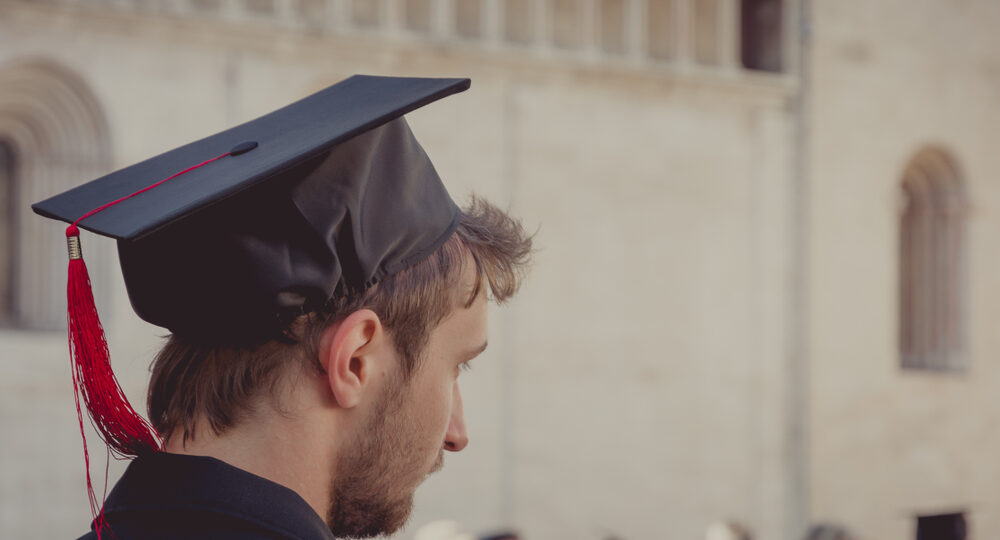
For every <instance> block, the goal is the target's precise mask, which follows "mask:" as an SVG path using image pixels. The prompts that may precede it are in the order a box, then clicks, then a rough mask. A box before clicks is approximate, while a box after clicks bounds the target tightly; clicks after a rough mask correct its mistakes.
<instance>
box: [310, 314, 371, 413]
mask: <svg viewBox="0 0 1000 540" xmlns="http://www.w3.org/2000/svg"><path fill="white" fill-rule="evenodd" d="M384 342H385V332H384V330H383V328H382V321H380V320H379V318H378V315H376V314H375V312H374V311H372V310H370V309H362V310H358V311H355V312H354V313H351V314H350V315H348V316H347V318H345V319H344V320H342V321H340V323H338V324H335V325H332V326H330V327H329V328H327V329H326V330H325V331H324V333H323V338H322V340H321V342H320V343H321V345H320V351H319V355H320V358H319V361H320V364H321V365H322V366H323V369H324V370H325V371H326V377H327V383H328V384H329V385H330V391H331V392H332V393H333V397H334V399H335V400H336V401H337V405H339V406H341V407H343V408H345V409H349V408H351V407H354V406H355V405H357V404H358V403H359V402H360V401H361V394H362V390H363V389H364V388H365V386H366V385H367V383H368V382H369V379H370V378H371V377H372V375H373V374H374V371H375V370H376V366H375V362H374V360H373V354H372V353H374V352H375V351H376V350H377V349H378V347H380V346H382V345H383V344H384Z"/></svg>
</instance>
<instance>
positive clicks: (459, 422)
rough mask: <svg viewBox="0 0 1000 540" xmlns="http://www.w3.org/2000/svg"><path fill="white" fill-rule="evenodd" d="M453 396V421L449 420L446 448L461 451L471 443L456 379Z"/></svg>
mask: <svg viewBox="0 0 1000 540" xmlns="http://www.w3.org/2000/svg"><path fill="white" fill-rule="evenodd" d="M452 392H453V395H452V398H451V421H450V422H448V433H446V434H445V437H444V449H445V450H448V451H449V452H461V451H462V449H463V448H465V447H466V446H468V444H469V434H468V433H466V431H465V411H464V410H463V409H462V393H461V392H460V391H459V390H458V381H455V386H454V389H453V390H452Z"/></svg>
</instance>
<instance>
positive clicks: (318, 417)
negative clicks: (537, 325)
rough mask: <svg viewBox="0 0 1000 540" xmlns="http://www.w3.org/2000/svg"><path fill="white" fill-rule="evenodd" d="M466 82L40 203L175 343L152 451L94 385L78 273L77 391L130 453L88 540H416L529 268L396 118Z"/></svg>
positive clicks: (513, 237) (312, 120)
mask: <svg viewBox="0 0 1000 540" xmlns="http://www.w3.org/2000/svg"><path fill="white" fill-rule="evenodd" d="M467 87H468V81H467V80H434V79H395V78H380V77H353V78H351V79H348V80H347V81H344V82H342V83H340V84H338V85H335V86H333V87H331V88H329V89H327V90H324V91H323V92H320V93H318V94H316V95H314V96H311V97H309V98H306V99H305V100H302V101H300V102H297V103H295V104H293V105H290V106H288V107H286V108H284V109H281V110H279V111H276V112H274V113H271V114H270V115H267V116H265V117H262V118H260V119H257V120H255V121H252V122H249V123H247V124H244V125H243V126H238V127H237V128H233V129H231V130H228V131H226V132H223V133H220V134H217V135H215V136H212V137H209V138H207V139H203V140H201V141H199V142H197V143H193V144H192V145H188V146H185V147H181V148H179V149H176V150H173V151H171V152H168V153H166V154H163V155H161V156H158V157H156V158H153V159H151V160H148V161H147V162H143V163H141V164H138V165H136V166H133V167H131V168H129V169H125V170H123V171H119V172H118V173H113V174H112V175H109V176H108V177H105V178H102V179H98V180H96V181H95V182H92V183H91V184H87V185H85V186H82V187H81V188H77V190H73V191H70V192H67V193H66V194H63V195H60V196H57V197H54V198H53V199H50V200H48V201H43V202H42V203H39V204H38V205H36V206H35V210H36V211H37V212H39V213H41V214H43V215H46V216H49V217H55V218H58V219H63V220H65V221H69V222H71V223H72V225H71V226H70V229H68V230H67V235H68V236H69V237H70V240H71V246H72V244H73V242H74V238H75V234H78V233H77V232H76V229H75V225H76V223H79V224H80V226H81V227H85V228H90V229H91V230H94V231H95V232H99V233H101V234H106V235H109V236H113V237H116V238H118V239H119V254H120V258H121V264H122V270H123V274H124V276H125V282H126V286H127V289H128V292H129V297H130V299H131V301H132V304H133V307H134V308H135V310H136V312H137V313H138V314H139V315H140V317H142V318H143V319H145V320H147V321H149V322H152V323H154V324H158V325H161V326H164V327H166V328H168V329H169V330H171V331H172V334H171V335H170V337H169V338H168V340H167V343H166V344H165V346H164V347H163V349H162V350H161V351H160V352H159V354H158V355H157V356H156V359H155V361H154V364H153V369H152V372H153V373H152V378H151V381H150V386H149V396H148V397H149V416H150V419H151V421H152V425H153V427H154V428H155V431H156V433H155V434H153V435H154V437H156V436H158V437H159V438H161V439H162V448H156V447H155V446H156V444H157V443H156V442H155V441H153V440H152V439H150V438H149V437H146V436H145V435H144V434H143V425H144V422H142V421H141V419H140V418H137V417H136V416H135V415H132V414H130V412H129V411H131V408H130V407H128V405H127V402H124V401H123V400H116V399H115V396H114V394H115V392H114V391H113V390H114V388H116V385H115V384H112V383H109V382H108V380H107V379H108V378H109V377H110V374H107V375H103V374H102V372H101V369H102V364H101V361H99V357H100V356H101V347H100V345H102V344H103V341H102V340H103V336H95V335H92V334H94V333H95V332H98V331H99V325H94V324H89V323H88V322H87V317H88V314H87V309H82V308H79V307H78V305H79V304H81V303H83V304H86V305H89V304H87V303H86V302H83V301H81V300H80V299H79V298H77V297H76V296H74V294H77V293H74V292H73V291H76V290H78V289H80V287H79V284H77V285H74V284H73V283H72V281H73V280H74V279H78V280H84V281H85V279H84V278H74V275H75V274H74V270H73V262H71V272H70V279H71V285H70V291H71V293H70V294H71V298H70V311H71V313H70V321H71V323H70V335H71V343H73V350H72V352H73V354H74V357H75V365H76V366H77V367H76V369H75V372H74V383H75V384H78V385H79V386H80V387H81V388H82V390H81V391H80V392H81V394H82V395H83V397H84V401H85V403H86V405H87V408H88V411H89V412H90V414H91V416H92V418H93V419H94V422H95V425H97V427H98V429H99V431H100V432H101V433H102V435H103V436H104V438H105V441H106V442H108V444H109V445H110V446H111V447H112V449H113V450H115V451H116V452H118V453H122V454H134V455H138V458H137V459H136V460H135V461H134V462H133V463H131V464H130V466H129V468H128V470H127V471H126V472H125V474H124V475H123V477H122V478H121V480H120V481H119V482H118V484H117V485H116V486H115V488H114V489H113V490H112V492H111V494H110V495H109V496H108V499H107V501H105V503H104V506H103V509H102V510H101V511H100V512H99V513H98V515H97V518H96V519H95V521H94V525H93V529H94V530H93V531H92V532H91V533H89V534H88V535H86V536H84V538H99V537H102V536H103V537H106V538H116V539H118V540H127V539H130V538H144V539H159V538H205V539H208V538H212V539H228V538H295V539H303V540H304V539H321V538H332V537H370V536H376V535H383V534H389V533H392V532H393V531H396V530H398V529H399V528H400V527H402V526H403V524H404V523H405V522H406V519H407V517H408V515H409V512H410V508H411V506H412V499H413V493H414V490H415V489H416V487H417V486H418V485H419V484H420V483H421V481H422V480H423V479H424V478H425V477H426V476H427V475H428V474H430V473H431V472H434V471H435V470H437V469H439V468H440V467H441V466H442V461H443V451H444V450H448V451H460V450H462V449H463V448H464V447H465V446H466V444H467V443H468V436H467V434H466V429H465V420H464V417H463V412H462V398H461V394H460V392H459V386H458V377H459V373H460V372H461V370H462V369H463V368H465V367H467V366H468V365H469V362H470V361H471V360H472V359H473V358H475V357H476V356H477V355H478V354H480V353H481V352H482V351H483V350H485V349H486V346H487V343H486V336H487V320H486V319H487V310H486V304H487V299H488V298H489V297H492V298H493V299H494V300H496V301H499V302H502V301H504V300H506V299H508V298H510V297H511V296H512V295H513V294H514V293H515V292H516V291H517V288H518V286H519V284H520V281H521V278H522V275H523V272H524V269H525V267H526V263H527V260H528V257H529V254H530V250H531V240H530V238H529V237H528V236H526V235H525V234H524V232H523V230H522V228H521V226H520V224H519V223H518V222H517V221H515V220H514V219H512V218H511V217H509V216H508V215H506V214H505V213H504V212H502V211H500V210H499V209H497V208H496V207H494V206H492V205H491V204H489V203H487V202H485V201H483V200H480V199H473V201H472V203H471V204H470V205H469V206H467V207H466V208H465V209H463V210H461V211H459V210H458V208H457V207H456V206H455V205H454V203H452V202H451V199H450V197H449V196H448V194H447V191H446V190H445V189H444V187H443V185H442V184H441V182H440V179H439V178H438V177H437V174H436V173H435V172H434V169H433V166H431V164H430V161H429V160H428V158H427V156H426V155H425V154H424V152H423V150H422V149H421V148H420V146H419V144H418V143H417V142H416V139H415V138H414V137H413V135H412V134H411V133H410V131H409V128H408V127H407V126H406V123H405V121H404V120H402V118H400V115H401V114H404V113H405V112H408V111H410V110H412V109H414V108H416V107H419V106H422V105H424V104H426V103H429V102H430V101H433V100H436V99H439V98H441V97H444V96H446V95H448V94H450V93H454V92H457V91H461V90H464V89H465V88H467ZM227 148H230V149H231V150H229V151H228V152H224V153H223V154H221V155H219V154H218V151H219V149H222V150H225V149H227ZM178 172H179V174H177V173H178ZM159 179H162V180H161V181H159V182H155V181H156V180H159ZM154 182H155V183H154ZM102 201H104V202H103V203H102ZM109 202H110V205H109V204H108V203H109ZM95 209H96V210H95ZM88 210H90V211H88ZM81 216H83V217H81ZM75 249H76V251H75V252H74V251H73V248H72V247H71V258H73V257H74V256H75V257H76V258H79V246H78V245H76V248H75ZM74 260H76V259H74ZM84 275H85V274H84ZM77 320H80V321H82V322H80V323H77V322H76V321H77ZM95 327H96V329H95ZM95 343H97V345H94V344H95ZM95 358H98V360H95ZM112 382H113V379H112ZM109 389H110V390H109ZM109 395H110V397H109ZM331 535H332V536H331Z"/></svg>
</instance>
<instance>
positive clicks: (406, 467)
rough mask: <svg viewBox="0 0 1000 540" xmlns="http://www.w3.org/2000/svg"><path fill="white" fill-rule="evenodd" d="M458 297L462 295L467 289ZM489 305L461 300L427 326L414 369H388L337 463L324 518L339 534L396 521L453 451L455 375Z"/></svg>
mask: <svg viewBox="0 0 1000 540" xmlns="http://www.w3.org/2000/svg"><path fill="white" fill-rule="evenodd" d="M465 266H466V267H467V268H466V273H465V275H463V290H465V291H470V292H471V290H472V288H473V285H474V280H475V273H474V268H475V265H474V264H472V263H471V262H470V263H469V264H466V265H465ZM462 298H468V293H466V294H463V295H462ZM486 330H487V305H486V295H485V292H484V291H482V290H481V291H480V293H479V295H478V296H477V297H476V298H475V300H474V301H473V302H472V304H471V305H470V306H468V307H466V306H465V305H464V302H463V303H462V305H459V306H458V307H456V308H455V309H454V310H453V311H452V312H451V314H449V315H448V317H447V318H445V320H444V321H442V322H441V324H440V325H438V326H437V327H436V328H435V329H434V330H433V331H432V332H431V334H430V336H429V339H428V343H427V345H426V347H425V348H424V351H423V353H422V357H421V360H420V361H419V362H418V367H417V369H416V371H415V372H414V373H413V375H412V376H411V378H410V380H409V381H408V382H406V383H404V382H402V380H401V379H402V376H401V374H400V372H399V371H396V372H395V373H394V378H393V380H392V381H390V382H389V383H388V384H387V385H386V387H385V389H384V391H383V395H382V396H381V398H380V400H379V405H378V407H376V409H375V410H373V411H372V415H371V417H370V418H369V420H368V428H367V429H365V430H363V431H362V432H360V433H359V434H358V440H357V441H356V442H355V443H354V444H348V445H347V447H348V448H351V452H350V453H349V454H347V455H344V456H342V458H341V459H340V460H339V462H338V464H337V469H336V470H337V479H336V481H335V482H334V485H333V493H332V503H331V504H332V507H331V509H330V512H329V515H328V516H327V523H328V524H329V525H330V529H331V531H333V533H334V536H337V537H355V538H358V537H371V536H378V535H384V534H390V533H392V532H394V531H396V530H398V529H399V528H401V527H402V526H403V525H404V524H405V523H406V520H407V519H408V518H409V515H410V510H411V509H412V507H413V493H414V491H415V490H416V488H417V486H418V485H419V484H420V483H421V482H422V481H423V480H424V478H426V477H427V476H428V475H429V474H430V473H432V472H434V471H436V470H438V469H440V468H441V466H442V465H443V460H444V450H449V451H453V452H458V451H460V450H462V449H463V448H465V445H466V444H467V443H468V438H467V435H466V431H465V418H464V415H463V411H462V396H461V394H460V393H459V388H458V375H459V373H460V371H461V369H462V367H463V366H466V365H467V363H468V362H469V361H470V360H472V359H473V358H474V357H475V356H477V355H478V354H479V353H481V352H482V351H483V350H484V349H485V348H486Z"/></svg>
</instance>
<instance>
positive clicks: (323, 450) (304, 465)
mask: <svg viewBox="0 0 1000 540" xmlns="http://www.w3.org/2000/svg"><path fill="white" fill-rule="evenodd" d="M197 426H198V429H197V430H196V433H195V434H194V437H190V438H188V440H187V442H184V436H183V433H182V432H181V431H175V432H174V433H173V434H172V435H171V436H170V437H169V438H168V439H167V441H166V442H165V444H164V450H165V451H167V452H170V453H173V454H186V455H195V456H208V457H213V458H216V459H219V460H221V461H224V462H226V463H228V464H230V465H232V466H234V467H238V468H240V469H243V470H244V471H247V472H249V473H253V474H256V475H257V476H260V477H263V478H266V479H268V480H270V481H272V482H275V483H278V484H281V485H283V486H285V487H287V488H289V489H291V490H292V491H295V492H296V493H298V494H299V496H300V497H302V498H303V499H304V500H305V501H306V502H307V503H308V504H309V506H311V507H312V509H313V510H314V511H316V513H317V514H319V516H320V517H321V518H323V519H326V513H327V509H328V508H329V507H330V485H331V483H332V478H333V473H334V471H333V466H334V463H335V458H334V455H333V453H332V450H331V448H330V445H329V440H326V441H323V440H322V435H321V434H320V433H317V430H316V429H315V428H313V429H306V425H305V423H304V422H303V421H300V420H296V419H294V418H288V417H287V416H282V415H279V414H277V413H275V414H268V415H255V416H254V417H252V418H247V419H245V420H243V421H242V422H241V423H240V424H239V425H238V426H235V427H231V428H229V429H227V430H226V431H224V432H223V433H222V434H219V435H217V434H215V433H213V432H212V430H211V429H210V428H208V423H207V421H202V422H198V423H197ZM324 442H325V444H324Z"/></svg>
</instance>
